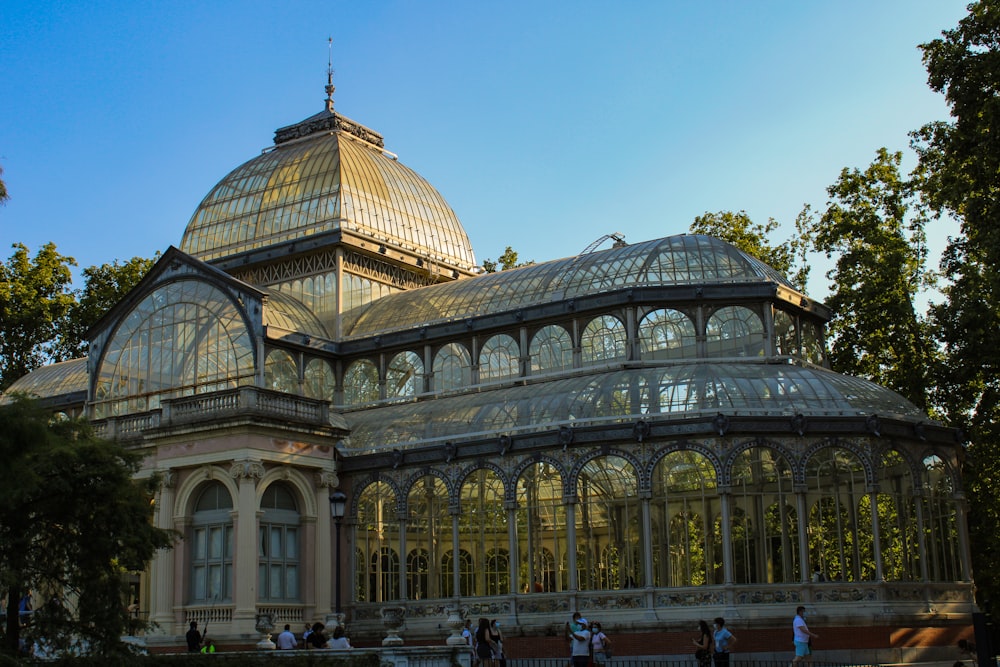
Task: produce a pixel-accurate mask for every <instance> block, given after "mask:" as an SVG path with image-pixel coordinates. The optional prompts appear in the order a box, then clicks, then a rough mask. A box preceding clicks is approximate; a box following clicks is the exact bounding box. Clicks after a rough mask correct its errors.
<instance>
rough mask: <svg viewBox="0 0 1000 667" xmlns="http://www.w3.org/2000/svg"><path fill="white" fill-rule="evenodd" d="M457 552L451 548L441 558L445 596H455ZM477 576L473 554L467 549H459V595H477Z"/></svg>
mask: <svg viewBox="0 0 1000 667" xmlns="http://www.w3.org/2000/svg"><path fill="white" fill-rule="evenodd" d="M454 573H455V552H454V551H452V550H449V551H448V553H446V554H445V555H444V557H443V558H442V559H441V580H442V588H443V589H444V591H445V597H454V596H455V593H454V590H455V587H454V585H453V583H452V582H453V581H454ZM474 588H475V577H474V576H473V573H472V554H470V553H469V552H468V551H466V550H465V549H459V550H458V595H461V596H463V597H464V596H467V595H475V593H474V592H473V590H474Z"/></svg>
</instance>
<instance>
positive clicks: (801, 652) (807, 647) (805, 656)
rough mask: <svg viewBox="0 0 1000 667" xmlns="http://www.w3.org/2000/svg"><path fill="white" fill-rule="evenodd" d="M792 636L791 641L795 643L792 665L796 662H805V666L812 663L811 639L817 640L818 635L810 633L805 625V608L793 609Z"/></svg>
mask: <svg viewBox="0 0 1000 667" xmlns="http://www.w3.org/2000/svg"><path fill="white" fill-rule="evenodd" d="M792 634H793V635H794V636H793V638H792V639H793V640H794V642H795V657H794V658H793V659H792V664H793V665H794V664H796V663H798V662H802V661H803V660H805V661H806V664H809V663H810V662H812V645H811V641H810V640H811V639H812V638H813V637H815V638H816V639H819V635H817V634H816V633H815V632H812V631H811V630H810V629H809V626H808V625H806V608H805V607H796V608H795V618H794V619H792Z"/></svg>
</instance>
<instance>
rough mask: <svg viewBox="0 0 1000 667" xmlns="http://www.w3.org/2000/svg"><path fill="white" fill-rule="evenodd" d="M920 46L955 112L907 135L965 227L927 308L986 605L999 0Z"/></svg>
mask: <svg viewBox="0 0 1000 667" xmlns="http://www.w3.org/2000/svg"><path fill="white" fill-rule="evenodd" d="M920 48H921V50H922V51H923V61H924V66H925V67H926V69H927V74H928V83H929V85H930V87H931V89H932V90H934V91H935V92H939V93H943V94H944V96H945V100H946V102H947V104H948V107H949V112H950V115H951V119H950V121H947V122H945V121H941V122H935V123H929V124H928V125H925V126H924V127H922V128H921V129H920V130H918V131H917V132H914V133H913V135H912V137H913V145H914V148H915V149H916V150H917V153H918V157H919V169H920V175H921V178H922V180H921V188H922V194H923V196H924V198H925V201H926V202H927V204H929V205H930V206H931V207H932V208H933V209H934V210H935V211H940V212H943V213H945V214H948V215H950V216H952V217H953V218H954V219H955V220H957V221H958V223H959V225H960V230H961V234H960V235H959V236H957V237H955V238H953V239H951V240H950V243H949V245H948V247H947V249H946V250H945V253H944V257H943V259H942V262H941V269H942V273H943V275H944V276H945V278H946V279H947V283H946V285H945V287H944V289H943V293H944V297H945V300H944V302H943V303H941V304H938V305H936V306H935V307H934V308H933V309H932V311H931V315H932V321H933V325H934V328H935V332H936V335H937V337H938V339H939V341H940V343H941V345H942V347H943V349H944V354H945V359H946V361H945V364H944V372H943V373H942V375H941V377H940V379H939V385H940V389H941V395H942V403H943V406H944V409H945V412H946V414H947V416H948V418H949V420H950V421H951V423H952V424H954V425H957V426H962V427H964V428H965V429H966V432H967V433H968V436H969V440H970V443H971V444H970V446H969V448H968V456H967V458H966V463H965V466H964V473H965V474H964V477H965V484H966V487H967V490H968V495H969V498H970V499H971V500H972V502H970V504H969V529H970V537H971V541H972V555H973V569H974V571H975V573H976V584H977V592H978V595H979V598H980V603H981V604H982V603H983V602H984V601H985V600H988V599H991V600H996V599H997V598H998V595H1000V575H997V574H996V572H995V570H996V562H997V559H998V558H1000V537H998V536H1000V500H998V499H997V496H996V488H997V485H998V484H1000V433H998V432H997V428H998V427H997V424H998V423H1000V346H998V345H997V344H996V336H997V332H998V331H1000V225H998V224H997V221H998V220H1000V188H998V187H997V184H998V183H1000V97H998V95H997V90H1000V1H998V0H983V1H981V2H975V3H972V4H970V5H969V7H968V14H967V15H966V16H965V17H964V18H963V19H962V20H961V21H959V23H958V26H957V27H956V28H954V29H951V30H946V31H944V32H942V36H941V37H940V38H939V39H935V40H933V41H931V42H928V43H926V44H922V45H921V46H920Z"/></svg>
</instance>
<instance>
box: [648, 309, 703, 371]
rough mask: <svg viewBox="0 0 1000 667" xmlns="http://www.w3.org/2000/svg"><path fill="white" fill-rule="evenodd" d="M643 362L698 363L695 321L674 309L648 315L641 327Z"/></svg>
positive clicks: (655, 311)
mask: <svg viewBox="0 0 1000 667" xmlns="http://www.w3.org/2000/svg"><path fill="white" fill-rule="evenodd" d="M639 343H640V345H641V352H640V354H641V355H642V358H643V359H695V358H697V356H698V345H697V335H696V332H695V328H694V322H692V321H691V318H690V317H688V316H687V315H685V314H684V313H682V312H680V311H679V310H673V309H671V308H661V309H659V310H654V311H652V312H650V313H648V314H647V315H646V316H645V317H644V318H642V322H640V323H639Z"/></svg>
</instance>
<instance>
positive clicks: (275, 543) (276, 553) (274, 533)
mask: <svg viewBox="0 0 1000 667" xmlns="http://www.w3.org/2000/svg"><path fill="white" fill-rule="evenodd" d="M281 542H282V540H281V528H271V558H274V559H278V558H284V553H282V549H281V546H282V544H281Z"/></svg>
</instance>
